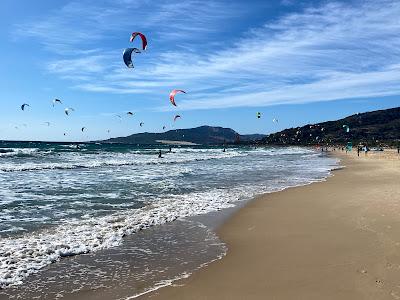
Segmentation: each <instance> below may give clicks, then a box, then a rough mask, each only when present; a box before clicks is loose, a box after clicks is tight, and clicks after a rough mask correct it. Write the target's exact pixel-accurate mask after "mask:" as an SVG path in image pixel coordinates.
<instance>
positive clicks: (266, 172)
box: [0, 142, 338, 299]
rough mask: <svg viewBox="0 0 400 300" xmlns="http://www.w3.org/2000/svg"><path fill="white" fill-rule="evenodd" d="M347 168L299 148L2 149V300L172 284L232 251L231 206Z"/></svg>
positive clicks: (129, 293) (121, 294)
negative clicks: (227, 236)
mask: <svg viewBox="0 0 400 300" xmlns="http://www.w3.org/2000/svg"><path fill="white" fill-rule="evenodd" d="M159 150H161V151H162V157H161V158H159ZM337 167H338V160H337V159H335V158H332V157H329V156H327V155H326V154H325V153H321V152H320V151H319V150H314V149H311V148H301V147H281V148H279V147H257V148H255V147H246V146H238V147H234V146H228V147H227V148H226V149H225V150H224V149H223V148H222V147H204V146H180V147H177V146H174V147H172V148H171V149H170V148H169V147H168V146H160V145H153V146H151V145H150V146H136V145H122V144H99V143H81V144H75V143H43V142H0V187H1V188H0V299H73V298H74V299H75V298H79V297H82V299H91V297H93V299H95V298H96V294H101V295H102V296H103V297H104V299H133V298H135V297H137V296H139V295H143V294H145V293H148V292H149V291H153V290H155V289H158V288H161V287H163V286H166V285H171V284H174V282H176V280H178V279H180V278H185V277H188V276H190V274H192V273H193V272H194V271H195V270H197V269H199V268H202V267H204V266H206V265H207V264H209V263H211V262H213V261H215V260H218V259H221V258H222V257H223V256H224V255H225V254H226V253H227V251H229V249H228V247H227V246H226V245H225V244H224V243H223V241H221V240H220V238H219V237H218V235H217V234H216V233H215V232H216V228H217V227H218V226H219V225H220V224H222V223H223V221H224V220H225V219H226V218H228V217H229V215H230V214H231V213H232V212H233V211H235V210H236V209H238V208H240V207H241V206H243V205H245V203H246V202H247V201H250V200H252V199H254V197H256V196H257V195H260V194H263V193H271V192H275V191H280V190H283V189H285V188H289V187H294V186H301V185H306V184H310V183H312V182H318V181H323V180H325V179H326V178H327V177H328V176H330V174H331V171H332V170H333V169H335V168H337ZM265 201H268V200H265ZM266 230H267V229H266Z"/></svg>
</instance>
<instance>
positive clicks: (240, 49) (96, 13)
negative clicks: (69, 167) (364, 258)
mask: <svg viewBox="0 0 400 300" xmlns="http://www.w3.org/2000/svg"><path fill="white" fill-rule="evenodd" d="M399 15H400V2H399V1H294V0H282V1H234V2H232V1H224V0H210V1H195V0H189V1H185V0H179V1H178V0H171V1H163V0H161V1H150V0H143V1H140V0H135V1H134V0H100V1H87V0H79V1H75V0H71V1H52V0H38V1H28V0H26V1H22V0H2V1H1V2H0V35H1V40H0V63H1V66H2V67H1V69H0V104H1V118H0V139H13V140H57V141H58V140H60V141H61V140H89V139H102V138H107V137H110V136H122V135H128V134H131V133H136V132H141V131H152V132H153V131H156V132H160V131H162V126H163V125H166V126H167V128H168V129H171V128H187V127H194V126H199V125H205V124H207V125H219V126H225V127H231V128H233V129H235V130H237V131H238V132H240V133H269V132H274V131H277V130H280V129H283V128H286V127H292V126H300V125H303V124H307V123H315V122H319V121H324V120H332V119H337V118H341V117H344V116H346V115H349V114H353V113H357V112H363V111H369V110H375V109H383V108H389V107H396V106H399V104H400V96H399V94H400V35H399V32H400V21H399V17H398V16H399ZM133 31H140V32H143V33H145V34H146V36H147V38H148V42H149V45H148V49H147V51H146V52H144V53H142V54H139V55H137V56H135V57H134V65H135V68H134V69H128V68H126V67H125V65H124V64H123V61H122V51H123V49H124V48H126V47H129V46H131V43H130V42H129V37H130V34H131V33H132V32H133ZM134 45H135V46H139V40H137V41H135V42H134ZM174 88H179V89H184V90H186V91H187V94H186V95H183V94H182V95H178V96H177V97H176V102H177V105H178V107H173V106H172V105H171V104H170V103H169V99H168V95H169V92H170V90H172V89H174ZM54 98H59V99H62V101H63V105H56V107H54V108H53V107H52V100H53V99H54ZM22 103H29V104H30V107H29V108H27V109H26V111H21V109H20V106H21V104H22ZM65 107H73V108H74V109H75V112H73V113H72V114H71V116H69V117H67V116H66V115H65V114H64V112H63V111H64V108H65ZM127 111H133V112H134V113H135V115H134V116H133V117H127V116H126V112H127ZM258 111H260V112H262V118H261V119H257V118H256V112H258ZM117 114H119V115H123V119H122V121H121V120H119V118H117V117H116V115H117ZM175 114H180V115H181V116H182V119H181V120H178V121H177V122H176V124H175V125H174V124H173V122H172V119H173V117H174V115H175ZM273 118H277V119H279V123H278V124H276V123H273V122H272V119H273ZM44 122H50V123H51V125H50V126H47V125H45V124H44ZM140 122H144V124H145V125H144V127H143V128H141V127H139V123H140ZM82 126H85V127H87V130H86V131H85V132H84V133H82V132H81V130H80V129H81V127H82ZM108 130H110V133H108V132H107V131H108ZM63 133H66V136H64V135H63Z"/></svg>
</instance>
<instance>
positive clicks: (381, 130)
mask: <svg viewBox="0 0 400 300" xmlns="http://www.w3.org/2000/svg"><path fill="white" fill-rule="evenodd" d="M343 125H347V126H349V129H350V130H349V132H346V130H345V128H344V127H343ZM350 141H351V142H352V143H353V144H358V143H364V144H368V145H378V144H386V145H392V146H395V145H398V143H399V142H400V107H397V108H390V109H385V110H377V111H372V112H366V113H360V114H355V115H351V116H348V117H346V118H343V119H340V120H337V121H328V122H322V123H317V124H307V125H305V126H302V127H296V128H290V129H285V130H282V131H279V132H276V133H273V134H270V135H268V136H266V137H265V138H263V139H262V141H261V142H262V143H263V144H273V145H316V144H344V143H347V142H350Z"/></svg>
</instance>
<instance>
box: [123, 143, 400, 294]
mask: <svg viewBox="0 0 400 300" xmlns="http://www.w3.org/2000/svg"><path fill="white" fill-rule="evenodd" d="M331 154H333V155H334V156H335V157H338V158H340V159H341V163H340V166H343V167H344V168H343V167H341V168H339V169H335V170H332V175H331V176H329V177H328V178H327V179H326V181H323V182H314V183H313V184H309V185H305V186H300V187H292V188H288V189H285V190H283V191H279V192H274V193H270V194H264V195H260V196H259V197H256V198H255V199H254V200H252V201H250V202H249V203H247V204H246V205H245V206H244V207H242V208H241V209H240V210H238V211H236V212H235V213H234V214H233V215H232V216H230V217H229V218H228V220H226V222H225V223H223V224H222V225H221V226H220V227H219V228H218V229H217V230H216V233H217V235H218V236H219V237H220V238H221V240H223V241H224V242H225V243H226V245H227V247H228V253H227V255H226V256H225V257H224V258H223V259H221V260H218V261H215V262H213V263H211V264H210V265H208V266H206V267H205V268H202V269H200V270H198V271H196V272H195V273H193V274H192V275H191V276H190V277H189V278H186V279H182V280H178V281H176V282H174V283H173V284H172V286H168V287H163V288H160V289H158V290H157V291H153V292H150V293H147V294H145V295H142V296H140V297H137V298H136V299H265V298H268V299H270V298H271V299H400V287H399V286H397V285H396V284H394V282H396V280H397V281H398V280H399V279H400V255H397V254H396V253H395V252H396V251H393V243H394V244H395V245H396V247H397V246H400V238H399V242H397V241H395V242H392V243H390V242H389V244H387V243H388V242H387V240H388V239H389V240H392V239H390V238H388V237H387V236H388V235H389V236H391V237H392V235H393V232H397V233H400V228H396V227H395V226H394V225H386V226H387V227H385V228H386V229H391V231H390V230H389V231H390V232H389V233H386V232H384V231H382V230H381V231H377V230H375V226H376V225H377V224H381V223H385V222H394V223H395V222H396V214H395V213H394V212H393V210H392V208H393V207H391V208H388V207H383V208H382V210H383V211H385V214H383V213H381V214H380V215H379V214H377V213H376V211H375V208H376V207H377V206H379V205H381V204H382V202H381V201H382V192H381V190H382V189H383V186H380V185H379V182H380V180H379V179H380V176H383V177H384V178H385V179H387V180H386V185H387V186H388V187H389V190H390V191H391V193H392V194H391V195H392V196H395V195H396V193H397V194H398V192H399V190H400V188H399V187H397V186H396V179H395V178H396V176H400V171H399V168H398V167H400V164H399V162H398V161H396V160H399V158H398V157H394V158H393V157H392V158H393V159H391V160H390V159H389V160H388V159H386V157H384V158H383V159H382V157H380V156H379V154H378V155H373V156H372V155H369V156H368V159H365V157H363V158H362V159H361V157H360V159H358V160H356V159H355V158H357V157H356V156H357V154H356V152H353V153H351V154H347V155H345V154H344V153H341V152H340V151H337V152H336V153H335V152H331ZM362 155H363V156H364V154H362ZM385 155H386V153H385ZM377 156H378V157H377ZM392 165H393V166H392ZM371 170H374V172H375V173H374V172H372V174H371V173H369V172H370V171H371ZM398 178H400V177H398ZM376 179H378V180H376ZM374 181H375V182H374ZM374 183H375V184H374ZM359 190H360V191H363V193H361V194H360V193H358V191H359ZM366 194H368V195H370V197H369V198H368V197H367V198H366V197H365V195H366ZM379 198H381V199H379ZM363 199H368V201H363ZM384 199H385V200H387V199H386V197H384ZM265 200H266V201H265ZM396 200H398V202H399V203H397V202H396ZM385 202H386V201H385ZM391 203H392V206H394V207H396V208H397V204H398V205H399V208H400V199H395V197H394V199H391ZM365 212H368V214H371V215H373V216H374V218H367V216H363V214H365ZM399 212H400V209H399ZM388 214H390V217H388ZM379 217H380V218H379ZM378 218H379V220H378V221H376V220H377V219H378ZM371 220H375V221H374V222H372V221H371ZM398 221H400V218H399V220H398ZM370 222H372V223H373V224H372V223H370ZM375 223H377V224H375ZM371 227H373V228H371ZM267 228H268V229H269V230H267ZM396 235H397V234H395V235H393V236H396ZM395 249H396V248H395ZM388 253H390V254H391V257H393V262H390V263H389V262H387V259H386V257H387V254H388ZM394 270H395V271H397V272H395V271H394ZM392 273H393V274H392ZM131 299H132V298H131Z"/></svg>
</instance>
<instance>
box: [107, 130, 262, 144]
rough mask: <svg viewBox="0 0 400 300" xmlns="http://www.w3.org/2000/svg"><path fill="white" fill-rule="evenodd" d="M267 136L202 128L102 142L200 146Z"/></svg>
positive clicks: (248, 140) (247, 140)
mask: <svg viewBox="0 0 400 300" xmlns="http://www.w3.org/2000/svg"><path fill="white" fill-rule="evenodd" d="M263 137H265V135H262V134H250V135H240V134H238V133H237V132H236V131H235V130H233V129H231V128H223V127H212V126H200V127H196V128H189V129H176V130H169V131H166V132H162V133H150V132H144V133H137V134H132V135H129V136H126V137H117V138H111V139H108V140H104V141H102V142H103V143H123V144H139V145H150V144H161V143H164V144H165V143H170V144H185V143H192V144H198V145H221V144H224V143H227V144H230V143H235V142H239V141H241V142H255V141H257V140H261V139H262V138H263Z"/></svg>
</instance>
